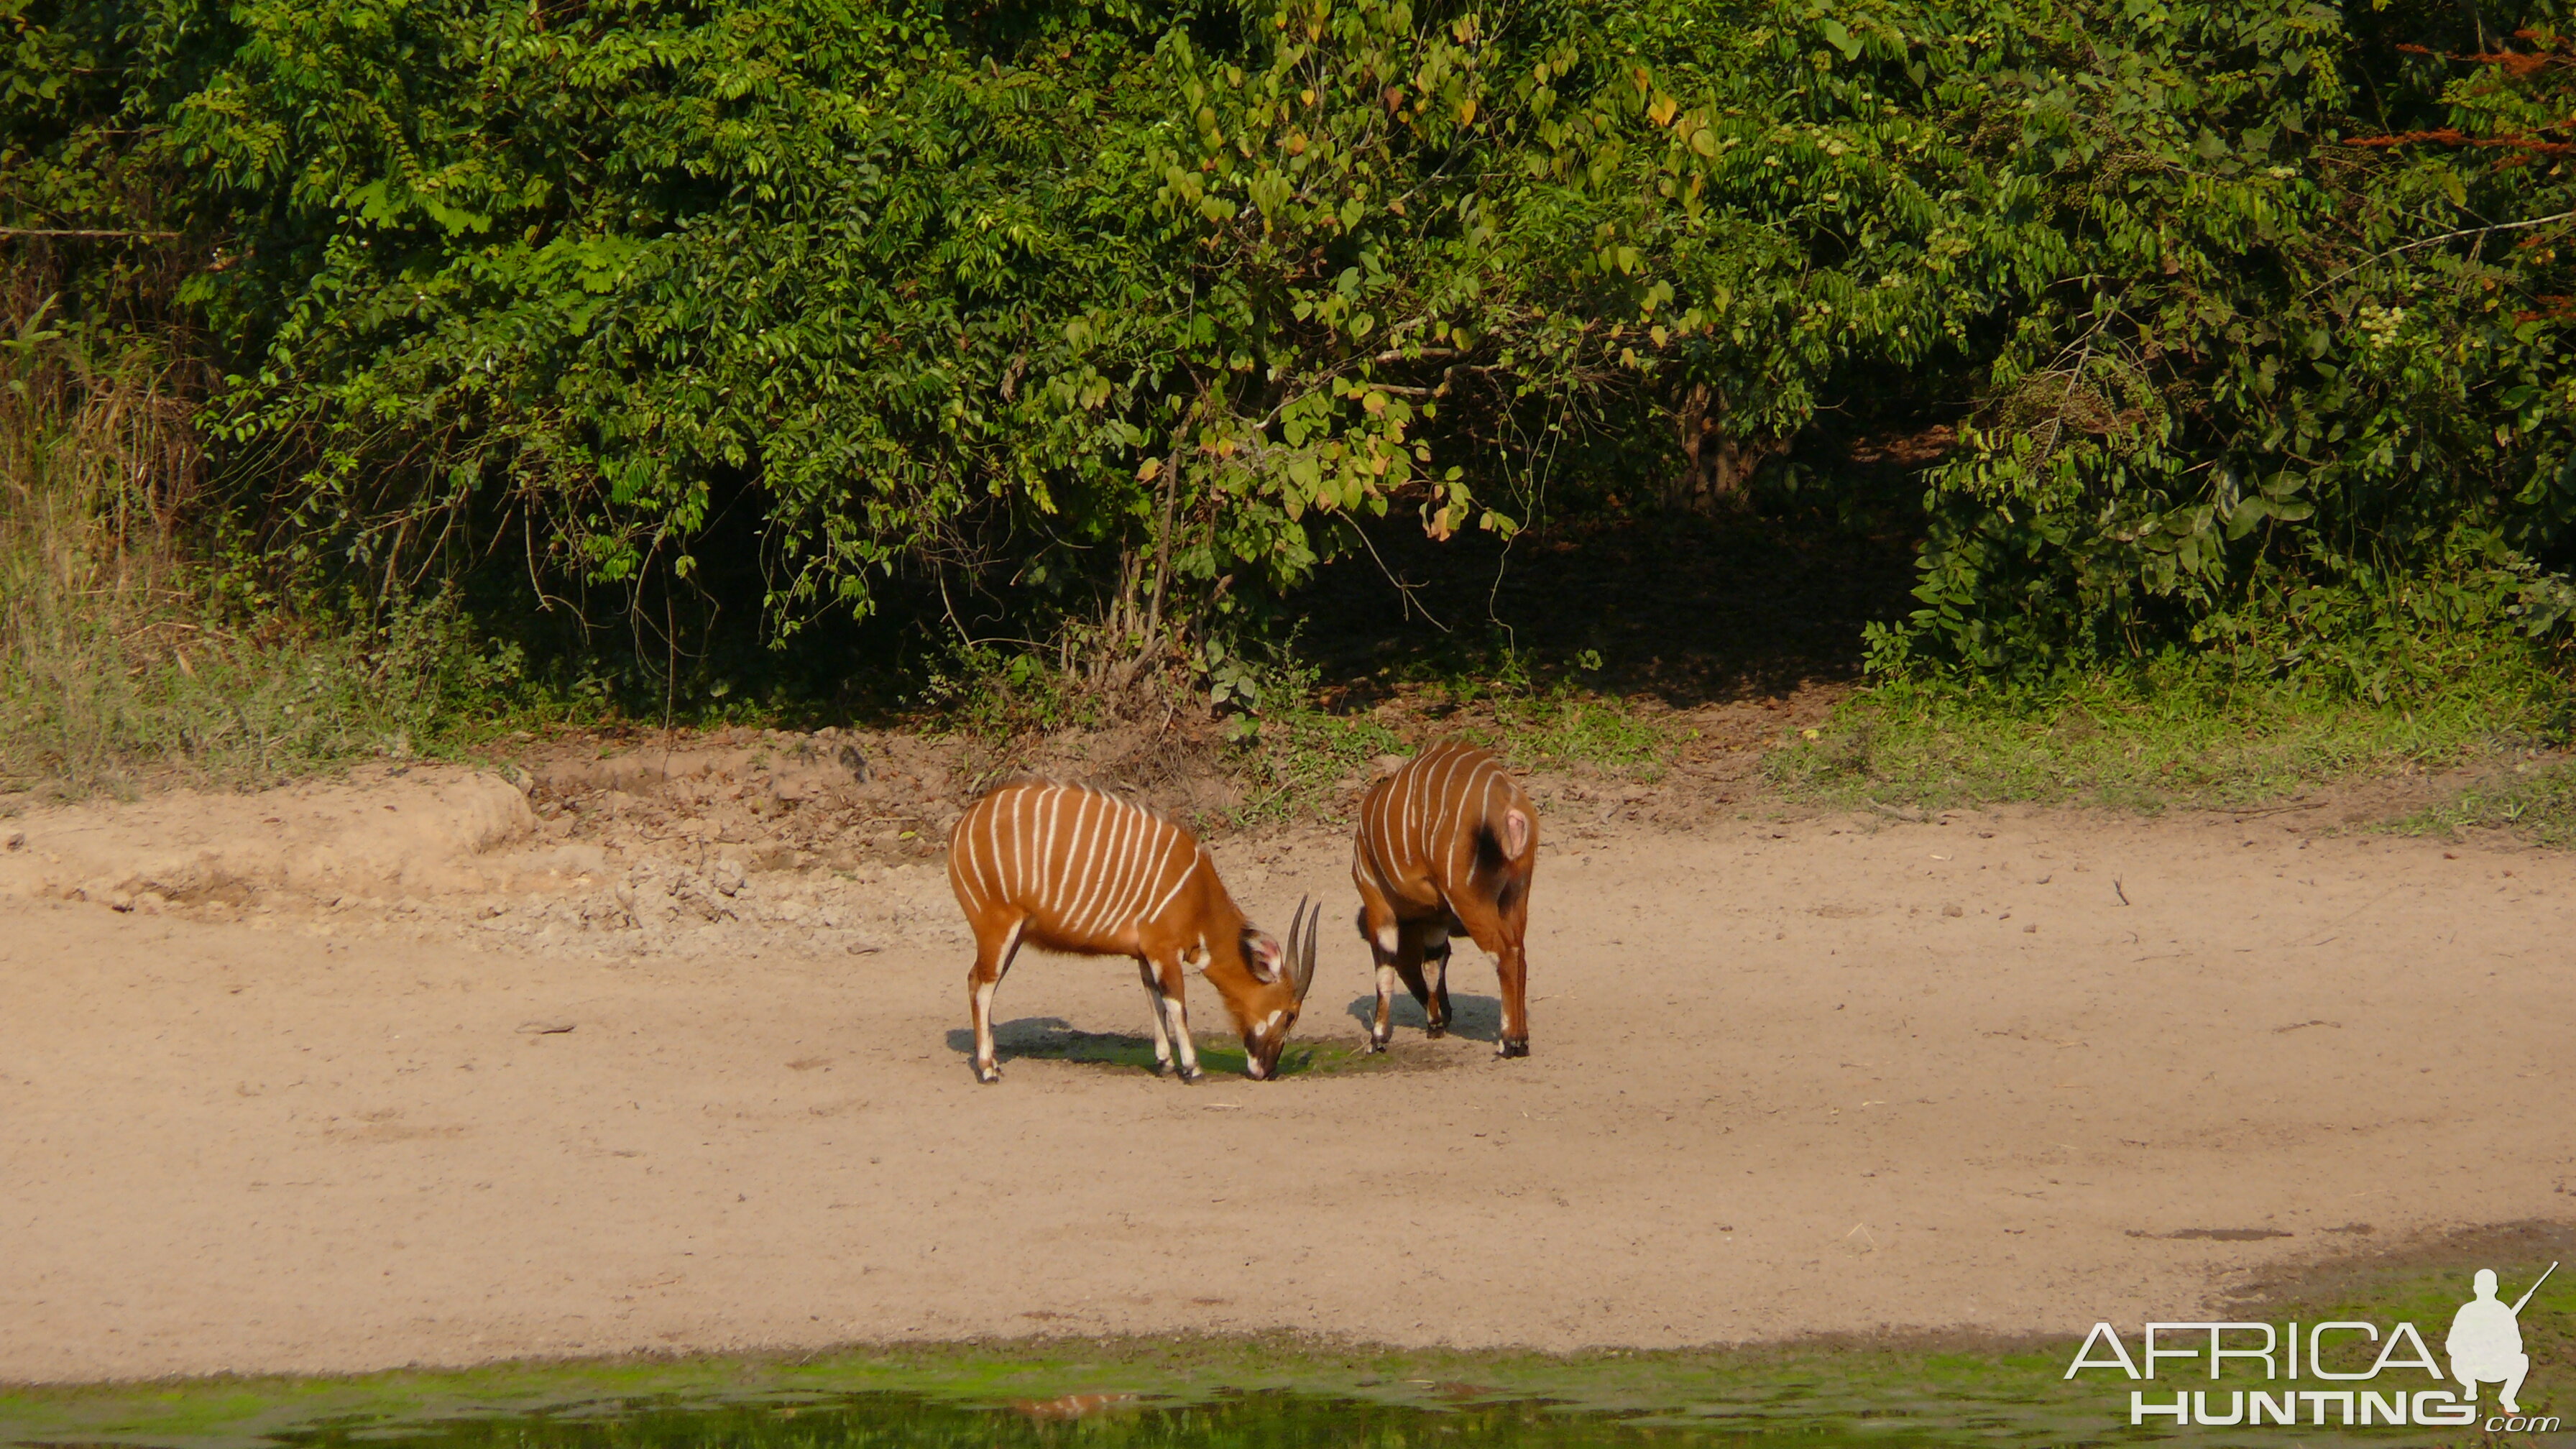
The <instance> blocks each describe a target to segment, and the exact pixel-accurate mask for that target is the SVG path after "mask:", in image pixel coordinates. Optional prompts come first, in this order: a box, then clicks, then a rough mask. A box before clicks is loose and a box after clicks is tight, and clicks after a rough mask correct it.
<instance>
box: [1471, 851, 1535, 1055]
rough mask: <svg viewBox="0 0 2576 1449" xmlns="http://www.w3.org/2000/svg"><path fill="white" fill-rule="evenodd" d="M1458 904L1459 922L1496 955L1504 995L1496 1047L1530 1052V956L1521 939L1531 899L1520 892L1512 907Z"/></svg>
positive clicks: (1502, 1052)
mask: <svg viewBox="0 0 2576 1449" xmlns="http://www.w3.org/2000/svg"><path fill="white" fill-rule="evenodd" d="M1455 904H1456V914H1457V918H1458V924H1459V925H1460V926H1461V927H1462V928H1464V929H1465V931H1466V933H1467V936H1468V939H1470V940H1472V941H1474V942H1475V943H1476V945H1477V947H1478V948H1479V949H1481V950H1483V951H1484V952H1485V954H1486V955H1489V956H1491V957H1493V958H1494V975H1495V976H1496V977H1497V978H1498V984H1499V985H1500V987H1501V993H1500V994H1501V996H1502V998H1503V1025H1502V1030H1501V1031H1500V1032H1498V1033H1497V1034H1496V1035H1497V1038H1498V1040H1497V1041H1496V1043H1495V1046H1494V1052H1495V1054H1496V1055H1497V1056H1506V1057H1525V1056H1528V1055H1529V956H1528V953H1527V952H1525V951H1524V950H1523V949H1522V946H1521V942H1522V940H1523V938H1524V937H1525V936H1526V935H1527V933H1528V929H1529V898H1528V896H1527V894H1526V892H1525V891H1524V892H1522V893H1520V894H1518V897H1517V898H1516V899H1515V900H1514V901H1513V902H1512V908H1511V909H1510V910H1496V909H1495V908H1494V906H1493V905H1492V903H1491V902H1487V901H1479V900H1474V899H1466V900H1461V901H1458V902H1456V903H1455Z"/></svg>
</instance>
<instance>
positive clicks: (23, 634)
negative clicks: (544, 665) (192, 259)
mask: <svg viewBox="0 0 2576 1449" xmlns="http://www.w3.org/2000/svg"><path fill="white" fill-rule="evenodd" d="M24 291H25V289H24V288H23V287H22V288H20V289H18V291H15V292H9V293H7V294H5V295H0V489H4V490H5V492H4V493H0V792H14V791H39V792H42V793H44V794H48V795H53V796H58V797H76V796H80V795H85V794H89V793H92V792H95V791H100V790H106V791H110V792H114V793H120V794H122V793H131V792H132V791H133V790H134V789H135V788H136V787H137V786H138V785H139V784H141V783H142V782H143V781H145V780H150V779H176V780H183V781H187V782H190V783H197V784H219V785H238V786H259V785H264V784H268V783H270V782H273V781H275V780H278V779H280V778H283V777H287V776H290V775H294V774H299V773H304V772H307V771H310V770H313V769H317V768H322V767H326V766H329V765H331V764H335V763H338V762H342V761H346V760H350V759H355V758H366V757H371V756H373V757H386V756H390V757H396V758H405V757H409V756H412V755H415V754H439V753H447V752H451V751H453V750H454V749H456V748H458V747H459V746H461V745H462V744H463V743H465V742H466V741H468V740H470V739H472V738H474V737H475V736H476V735H477V734H478V732H480V731H481V730H483V729H485V728H487V727H492V726H495V725H496V723H497V720H498V717H499V715H500V714H501V713H502V712H505V711H509V710H513V709H518V708H520V707H521V706H523V705H525V704H526V703H527V702H528V701H529V700H531V699H533V698H534V696H533V694H532V693H531V692H530V691H528V690H527V689H525V688H524V687H523V686H524V685H525V684H526V681H525V679H524V677H523V673H524V671H523V660H522V657H521V655H520V653H519V651H517V650H516V649H515V648H513V647H509V646H502V645H491V644H487V643H485V642H483V641H481V640H480V639H479V638H478V636H477V634H476V632H475V631H474V629H473V628H472V627H471V626H470V623H469V621H468V620H466V619H465V617H464V616H463V614H462V613H461V612H460V611H459V610H458V608H457V607H456V605H455V602H454V600H453V598H452V596H449V595H444V594H442V595H438V596H433V597H431V598H428V599H423V600H409V599H401V598H396V599H393V600H390V601H386V602H384V603H381V604H379V605H378V606H376V607H374V608H372V609H371V610H368V611H367V613H368V615H369V617H366V618H362V619H355V620H352V619H347V618H335V617H334V616H333V615H331V614H330V613H329V612H328V611H323V610H311V611H307V612H308V613H309V614H310V616H311V617H310V618H304V619H299V618H298V616H297V614H296V612H295V611H293V610H291V609H289V608H287V607H286V606H285V605H284V604H283V602H282V601H280V600H279V599H277V598H275V597H273V596H272V595H270V594H269V593H267V592H266V591H265V590H264V589H262V588H261V587H260V586H259V583H258V582H257V573H258V571H257V569H256V567H255V566H254V565H253V564H252V563H251V562H248V561H246V560H243V559H239V558H237V559H236V560H235V561H233V562H232V563H231V564H230V565H229V566H226V565H216V564H209V563H207V562H205V561H203V560H202V559H201V558H199V557H196V556H195V554H196V553H198V552H200V551H199V550H192V548H191V547H190V544H191V543H192V542H196V540H190V539H184V538H183V537H182V531H183V529H184V528H185V527H186V526H187V524H186V520H188V519H190V518H192V517H195V516H196V514H197V512H198V508H197V505H198V502H199V494H200V492H201V488H200V482H201V477H202V474H203V471H204V464H203V454H202V451H201V449H200V447H199V444H198V439H197V437H196V434H195V432H194V430H193V428H192V426H191V424H190V421H189V419H190V415H191V411H192V404H191V401H190V398H191V394H192V391H193V383H192V380H191V375H190V373H189V371H188V369H186V368H185V367H182V366H180V365H177V364H173V363H170V362H167V361H166V360H164V359H163V357H162V356H161V354H160V353H158V352H157V351H155V350H154V349H153V348H152V347H151V346H150V345H148V344H146V343H143V342H140V341H137V340H135V339H133V338H115V337H107V338H102V337H99V336H94V335H87V334H68V333H65V332H63V331H61V330H58V329H55V328H52V327H50V326H49V325H48V324H47V322H46V318H47V315H48V309H49V306H50V303H49V302H48V301H46V300H42V299H34V300H31V299H30V297H28V296H26V295H22V293H24ZM315 620H318V621H319V622H315ZM510 722H511V723H524V722H526V721H525V719H524V717H523V718H518V719H513V720H511V721H510Z"/></svg>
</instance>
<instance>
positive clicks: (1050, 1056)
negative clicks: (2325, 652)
mask: <svg viewBox="0 0 2576 1449" xmlns="http://www.w3.org/2000/svg"><path fill="white" fill-rule="evenodd" d="M1191 1035H1193V1036H1195V1035H1197V1033H1196V1032H1192V1033H1191ZM948 1049H949V1050H950V1051H953V1052H956V1053H957V1054H958V1055H960V1056H964V1057H968V1058H972V1057H973V1056H974V1055H975V1033H974V1032H973V1031H971V1030H968V1029H966V1028H964V1027H959V1028H957V1029H956V1030H953V1031H951V1032H949V1033H948ZM1207 1050H1208V1047H1207V1044H1205V1043H1202V1044H1201V1046H1200V1048H1199V1051H1200V1054H1201V1056H1203V1057H1204V1056H1205V1055H1206V1053H1207ZM993 1052H994V1055H995V1056H996V1057H997V1058H999V1059H1000V1060H1002V1061H1006V1062H1007V1061H1011V1060H1013V1059H1015V1058H1020V1057H1029V1058H1034V1059H1036V1060H1040V1061H1053V1062H1104V1063H1108V1064H1110V1065H1113V1066H1123V1067H1145V1068H1148V1069H1151V1068H1152V1067H1153V1065H1154V1039H1153V1038H1152V1037H1149V1036H1146V1035H1144V1034H1143V1033H1141V1032H1124V1031H1083V1030H1080V1029H1078V1028H1077V1027H1075V1026H1074V1024H1073V1023H1071V1022H1069V1021H1066V1020H1065V1019H1064V1018H1063V1017H1060V1016H1024V1017H1021V1018H1020V1019H1019V1020H1017V1021H997V1022H995V1023H993ZM1236 1055H1238V1056H1239V1055H1241V1053H1240V1052H1237V1053H1236Z"/></svg>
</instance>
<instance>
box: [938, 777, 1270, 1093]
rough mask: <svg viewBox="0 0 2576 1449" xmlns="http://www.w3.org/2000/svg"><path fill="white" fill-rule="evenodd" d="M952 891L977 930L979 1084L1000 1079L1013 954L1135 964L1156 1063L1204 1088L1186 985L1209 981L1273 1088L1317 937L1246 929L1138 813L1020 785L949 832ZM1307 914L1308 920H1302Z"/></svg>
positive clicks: (1218, 886) (969, 987)
mask: <svg viewBox="0 0 2576 1449" xmlns="http://www.w3.org/2000/svg"><path fill="white" fill-rule="evenodd" d="M948 883H949V886H950V888H951V889H953V890H954V891H955V892H956V893H957V904H958V905H959V906H960V907H962V908H963V909H964V910H965V912H966V921H967V924H968V926H970V927H971V928H972V929H973V930H974V932H975V964H974V965H973V966H972V967H971V968H970V969H969V970H968V971H967V974H966V1001H967V1009H968V1012H969V1014H970V1015H971V1016H972V1017H973V1019H974V1023H975V1074H976V1075H977V1076H978V1077H980V1078H982V1079H983V1080H985V1081H987V1082H991V1081H997V1080H999V1079H1000V1077H1001V1067H1000V1064H999V1063H998V1062H997V1061H996V1060H995V1057H994V1050H993V1025H992V998H993V992H994V990H995V989H996V988H998V987H999V986H1000V985H1001V982H1002V977H1003V976H1004V975H1006V974H1007V973H1008V972H1009V971H1010V969H1011V961H1012V959H1013V957H1015V956H1016V955H1018V953H1019V949H1020V947H1022V946H1024V945H1036V946H1039V947H1041V948H1043V949H1045V950H1050V951H1061V952H1065V953H1067V954H1070V955H1076V956H1129V957H1133V958H1134V959H1135V961H1136V963H1137V967H1138V970H1139V972H1140V974H1141V976H1142V977H1143V980H1144V983H1145V994H1146V996H1147V997H1148V999H1149V1000H1150V1001H1151V1003H1152V1006H1153V1015H1154V1054H1155V1058H1156V1060H1157V1062H1158V1063H1160V1064H1162V1065H1166V1066H1168V1065H1169V1064H1170V1063H1171V1060H1172V1057H1173V1054H1174V1052H1175V1050H1177V1052H1178V1054H1179V1058H1180V1069H1181V1077H1182V1080H1184V1081H1195V1080H1197V1078H1198V1076H1199V1067H1198V1049H1197V1048H1196V1047H1195V1046H1194V1045H1193V1044H1192V1043H1191V1041H1190V1035H1189V1010H1188V1007H1187V1004H1186V1003H1185V1001H1184V998H1183V980H1184V974H1185V973H1186V972H1188V971H1190V970H1198V971H1201V972H1204V973H1205V974H1206V976H1207V979H1208V981H1209V982H1210V984H1212V985H1214V986H1215V987H1216V989H1217V994H1218V996H1219V997H1221V998H1222V999H1223V1000H1224V1002H1225V1007H1226V1012H1227V1014H1228V1015H1230V1016H1232V1017H1233V1018H1234V1025H1235V1030H1236V1032H1237V1033H1238V1034H1239V1035H1241V1036H1242V1038H1243V1049H1244V1055H1245V1057H1246V1069H1247V1070H1248V1071H1249V1072H1250V1073H1251V1075H1252V1076H1254V1077H1256V1078H1259V1077H1267V1076H1270V1075H1271V1074H1272V1073H1273V1072H1274V1071H1275V1070H1276V1069H1277V1067H1278V1064H1279V1050H1280V1048H1281V1047H1282V1046H1284V1045H1285V1044H1286V1043H1287V1040H1288V1031H1289V1028H1290V1027H1293V1026H1294V1025H1296V1022H1297V1012H1298V1008H1299V1007H1300V1005H1301V1004H1302V1003H1303V1002H1304V999H1305V991H1306V986H1307V984H1308V983H1309V982H1311V981H1312V980H1313V977H1314V959H1315V956H1314V946H1313V927H1312V925H1311V923H1307V924H1305V925H1304V930H1305V933H1306V937H1305V947H1304V950H1303V951H1302V952H1301V951H1300V950H1299V949H1298V947H1299V936H1298V931H1297V929H1296V928H1293V927H1292V929H1291V930H1290V932H1289V936H1288V949H1287V950H1286V951H1282V950H1281V949H1280V946H1279V943H1278V942H1277V941H1275V940H1272V939H1271V938H1270V937H1269V936H1267V935H1265V934H1263V933H1262V932H1260V931H1257V930H1254V929H1253V928H1252V926H1251V924H1250V923H1249V922H1248V921H1246V920H1245V919H1244V915H1243V912H1242V910H1241V909H1239V908H1238V907H1237V906H1236V905H1235V903H1234V897H1233V896H1231V895H1229V894H1228V893H1227V892H1226V888H1225V882H1224V881H1223V880H1220V879H1219V878H1218V876H1217V871H1216V862H1215V861H1214V860H1212V859H1210V858H1209V856H1208V853H1207V848H1206V847H1205V846H1203V845H1201V844H1199V841H1198V838H1197V837H1196V836H1193V835H1192V834H1190V832H1188V831H1187V830H1184V829H1182V828H1181V827H1180V826H1179V825H1176V824H1174V823H1173V822H1171V821H1169V820H1166V819H1164V818H1163V817H1161V816H1160V815H1157V814H1155V813H1154V812H1152V811H1150V810H1147V809H1145V808H1144V807H1143V806H1140V805H1136V804H1134V803H1132V802H1129V801H1126V800H1121V799H1119V798H1118V797H1116V796H1114V795H1110V794H1108V793H1106V792H1104V791H1100V790H1094V789H1091V788H1089V787H1087V786H1082V785H1061V784H1057V783H1055V782H1053V781H1048V780H1015V781H1012V782H1011V783H1009V784H1006V785H1002V786H1000V787H998V788H996V789H995V790H994V791H993V792H992V793H990V794H988V795H986V796H985V797H984V798H983V799H981V800H978V801H976V802H975V803H974V805H972V806H971V807H969V808H968V809H967V811H966V813H965V815H963V816H962V817H960V818H959V819H958V822H957V824H956V826H955V827H954V828H952V829H951V830H950V831H949V833H948ZM1301 914H1302V910H1301Z"/></svg>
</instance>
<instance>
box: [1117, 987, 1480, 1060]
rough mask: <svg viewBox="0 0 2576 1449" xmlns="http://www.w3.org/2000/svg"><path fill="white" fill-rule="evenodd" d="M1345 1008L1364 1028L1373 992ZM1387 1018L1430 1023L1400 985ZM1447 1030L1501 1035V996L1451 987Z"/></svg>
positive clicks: (1399, 1025) (1408, 1025) (1400, 1025)
mask: <svg viewBox="0 0 2576 1449" xmlns="http://www.w3.org/2000/svg"><path fill="white" fill-rule="evenodd" d="M1348 1010H1349V1013H1350V1018H1351V1020H1353V1021H1356V1022H1358V1023H1359V1024H1360V1028H1361V1030H1363V1031H1365V1030H1367V1029H1368V1027H1369V1026H1370V1025H1371V1024H1372V1023H1374V1022H1375V1021H1376V1020H1377V997H1376V996H1375V995H1369V996H1358V997H1353V998H1352V999H1351V1004H1350V1006H1349V1008H1348ZM1389 1020H1391V1021H1393V1022H1394V1023H1395V1029H1396V1030H1398V1031H1414V1032H1419V1031H1421V1030H1422V1029H1423V1028H1424V1027H1426V1026H1428V1025H1429V1024H1430V1023H1429V1021H1428V1020H1427V1019H1426V1018H1425V1017H1424V1016H1423V1014H1422V1003H1420V1002H1418V1001H1415V1000H1414V999H1413V997H1412V996H1411V995H1409V994H1407V993H1406V991H1405V989H1404V988H1403V987H1401V986H1398V987H1397V988H1396V989H1395V1004H1394V1006H1393V1007H1392V1008H1390V1009H1389ZM1449 1034H1450V1035H1451V1036H1462V1037H1465V1038H1466V1039H1467V1040H1469V1041H1481V1042H1498V1041H1501V1040H1502V1039H1503V1002H1502V998H1500V997H1498V996H1471V995H1468V994H1467V993H1465V992H1462V991H1459V990H1457V989H1456V988H1454V987H1453V988H1451V989H1450V992H1449ZM1150 1049H1151V1048H1148V1050H1150Z"/></svg>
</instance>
